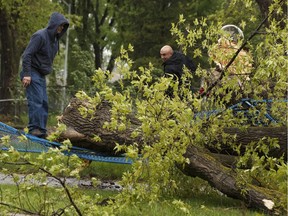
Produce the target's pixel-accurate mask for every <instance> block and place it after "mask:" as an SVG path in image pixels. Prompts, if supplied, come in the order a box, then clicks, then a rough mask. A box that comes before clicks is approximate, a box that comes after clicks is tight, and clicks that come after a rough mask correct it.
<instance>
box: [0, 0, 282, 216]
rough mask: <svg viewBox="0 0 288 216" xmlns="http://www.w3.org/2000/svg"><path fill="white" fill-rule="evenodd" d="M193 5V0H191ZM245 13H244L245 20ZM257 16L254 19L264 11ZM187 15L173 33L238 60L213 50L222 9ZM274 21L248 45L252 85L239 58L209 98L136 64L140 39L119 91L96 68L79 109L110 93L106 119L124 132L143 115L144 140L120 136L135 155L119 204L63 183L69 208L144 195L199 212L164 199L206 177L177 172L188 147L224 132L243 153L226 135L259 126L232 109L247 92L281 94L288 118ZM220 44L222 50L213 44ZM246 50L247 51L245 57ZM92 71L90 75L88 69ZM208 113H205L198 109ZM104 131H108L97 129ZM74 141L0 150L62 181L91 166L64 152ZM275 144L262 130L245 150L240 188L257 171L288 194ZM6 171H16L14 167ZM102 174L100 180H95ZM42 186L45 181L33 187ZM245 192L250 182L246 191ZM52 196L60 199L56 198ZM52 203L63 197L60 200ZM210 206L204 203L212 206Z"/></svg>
mask: <svg viewBox="0 0 288 216" xmlns="http://www.w3.org/2000/svg"><path fill="white" fill-rule="evenodd" d="M128 3H130V2H128V1H127V4H125V5H124V6H125V7H123V8H122V10H123V9H124V8H128V9H130V10H128V12H129V13H128V15H129V16H132V17H134V18H136V17H137V16H138V15H139V14H141V15H142V16H144V15H145V13H146V11H145V10H143V9H144V8H138V7H137V5H136V4H128ZM177 3H179V2H177ZM137 4H138V3H137ZM143 4H144V3H143ZM145 4H146V2H145ZM147 4H148V5H149V6H151V4H156V2H154V1H151V2H149V3H147ZM163 4H164V3H163ZM171 4H172V3H171ZM239 4H241V2H240V1H236V0H235V1H231V2H230V4H229V10H230V9H231V10H232V11H235V8H232V6H233V7H236V6H239ZM173 5H174V3H173ZM164 6H167V4H164ZM182 6H185V4H184V3H183V4H182ZM186 6H191V5H190V4H188V3H187V4H186ZM241 6H242V7H243V8H247V10H248V11H249V8H251V1H244V2H242V4H241ZM230 7H231V8H230ZM153 8H155V7H151V9H153ZM233 9H234V10H233ZM277 9H278V7H277ZM170 10H171V8H169V7H168V11H170ZM152 11H153V10H152ZM243 11H245V10H243ZM120 12H122V13H123V12H124V11H121V10H120ZM222 12H223V11H222ZM240 14H241V13H240ZM240 14H239V16H240ZM124 18H125V17H124ZM124 18H123V19H124ZM141 19H142V17H141ZM246 19H247V17H246V16H245V19H244V20H246ZM249 19H250V20H254V19H255V15H254V17H250V18H249ZM140 21H141V20H139V22H140ZM187 21H189V20H188V19H187V20H186V18H185V16H184V15H183V16H182V15H180V16H179V21H178V22H177V23H176V22H175V23H174V24H173V25H172V29H171V32H172V34H173V37H174V38H175V40H176V42H177V43H178V44H179V46H181V47H182V49H183V51H184V52H186V51H187V52H188V50H193V55H194V56H195V57H203V56H205V58H206V60H207V62H208V63H209V64H210V65H211V67H214V66H215V63H214V62H213V58H212V57H211V55H212V54H215V55H216V54H218V56H221V57H223V60H225V61H229V59H230V58H231V56H233V53H232V55H231V53H230V54H229V55H228V56H225V55H224V54H225V53H224V54H222V55H221V53H220V52H221V50H220V49H219V50H217V49H213V48H215V46H217V42H218V39H219V35H221V31H220V30H219V29H220V28H221V26H222V25H223V21H222V20H220V21H219V20H213V17H212V20H211V19H210V18H209V17H208V18H197V19H194V21H193V22H189V24H187ZM269 21H270V23H271V25H270V27H269V28H266V29H265V31H266V32H267V33H269V34H265V35H259V37H260V38H261V43H258V44H253V43H250V44H249V45H250V49H251V53H252V55H253V60H254V63H255V64H254V65H253V68H252V71H253V72H251V73H250V74H249V78H250V80H244V81H243V80H241V81H242V82H243V85H242V86H239V84H238V83H239V82H238V81H239V79H237V78H235V77H233V76H232V77H231V76H229V73H230V72H231V71H230V70H231V68H233V69H234V70H235V71H237V72H241V71H245V70H246V69H247V68H246V65H245V64H236V61H235V64H234V65H233V66H231V68H228V69H227V70H226V71H225V74H224V76H223V79H222V80H221V83H220V85H219V84H217V85H216V86H215V87H214V88H213V89H212V91H211V92H210V95H209V97H206V98H202V97H199V95H198V94H197V93H192V92H191V91H190V90H189V89H187V88H186V86H185V85H182V86H179V83H178V82H175V81H173V80H172V78H166V77H159V78H157V77H155V76H154V75H153V72H154V71H155V66H154V65H153V64H151V63H150V64H146V65H143V66H141V67H137V66H135V65H134V62H133V60H132V59H130V57H129V54H130V53H131V52H132V51H133V50H134V49H135V48H134V47H133V46H131V45H128V46H127V47H128V48H127V50H126V49H124V48H123V47H121V49H120V53H121V56H120V57H119V58H118V59H117V60H116V62H115V64H116V68H117V72H118V73H119V74H121V76H122V77H123V78H122V79H121V80H119V82H118V86H117V87H118V88H117V90H115V88H114V87H113V86H112V85H111V83H109V82H108V78H109V76H110V75H109V72H108V71H105V70H102V69H97V70H96V71H95V74H94V75H93V76H92V77H91V81H92V82H93V85H94V88H95V91H96V90H97V91H96V92H94V93H93V94H89V93H86V92H85V91H79V92H78V93H77V94H76V97H78V98H79V99H81V100H84V101H86V102H88V104H89V106H87V107H79V111H80V113H81V114H82V115H83V117H87V118H89V119H93V114H94V111H95V110H96V109H97V105H99V103H100V102H102V101H106V102H109V103H110V104H111V110H110V111H111V119H110V121H107V122H105V123H104V125H103V127H104V128H105V129H107V130H110V131H113V132H114V133H115V132H119V131H125V130H126V129H128V128H130V126H131V125H133V124H132V121H134V120H136V121H137V122H139V123H140V124H139V125H138V126H135V128H133V131H132V134H131V136H132V137H133V138H135V140H137V139H138V138H139V139H140V138H141V144H142V145H140V143H137V141H135V143H133V145H130V146H125V145H123V144H124V143H119V144H117V146H116V149H115V150H116V151H121V150H124V151H125V152H126V155H127V156H128V157H130V158H131V159H133V160H134V163H133V165H132V166H131V168H130V169H128V170H127V171H126V172H125V173H124V174H123V177H122V180H121V184H122V185H123V186H124V189H123V191H122V192H121V193H119V194H117V195H116V196H115V202H113V203H112V202H110V205H108V206H107V207H105V208H101V209H100V208H99V206H98V205H96V203H97V201H98V198H96V199H91V197H89V196H85V195H83V194H80V193H78V192H76V191H75V190H73V189H71V191H70V188H69V187H67V186H65V184H64V185H62V186H63V187H62V188H61V189H59V190H58V191H59V193H60V194H61V197H60V198H62V199H64V198H67V197H68V199H69V202H68V203H69V205H68V204H67V207H66V208H65V209H64V210H65V214H67V215H73V214H76V213H79V212H78V211H81V212H82V214H85V215H98V214H99V215H113V214H115V215H121V214H124V213H126V212H127V209H129V210H130V209H131V206H132V207H137V206H139V203H143V202H144V203H148V204H149V206H152V205H155V203H158V202H161V201H163V200H164V201H163V202H162V203H165V204H166V203H167V205H170V206H173V207H175V208H176V209H177V210H176V211H175V212H177V213H178V212H179V211H180V212H181V213H183V214H189V213H191V212H192V211H193V209H190V208H189V207H188V206H187V203H186V201H185V200H184V199H181V200H178V199H177V200H176V199H173V200H172V201H171V200H168V201H166V200H165V198H166V197H168V196H175V195H176V194H177V195H179V193H180V194H181V192H183V194H184V191H186V193H185V195H187V190H189V189H190V188H189V185H191V184H193V181H197V180H195V179H191V178H190V179H189V180H187V179H185V177H184V176H183V175H184V174H182V173H179V172H177V169H176V167H175V164H177V165H178V166H181V165H185V164H187V163H189V160H188V159H187V158H185V157H184V156H183V154H184V153H185V152H186V150H187V147H188V146H189V145H194V146H197V147H199V148H202V147H204V146H205V145H207V144H209V143H213V144H214V143H216V144H215V145H216V146H217V147H219V148H220V147H221V146H220V145H219V146H218V143H219V140H220V139H221V140H222V141H223V142H224V144H225V145H228V146H229V147H231V148H232V149H235V150H236V152H239V154H240V149H241V146H239V145H238V144H237V143H235V142H234V141H235V138H236V137H235V136H230V135H228V134H225V133H224V128H225V127H228V128H229V127H237V128H240V129H242V130H245V129H246V128H247V127H249V126H250V125H247V121H248V120H247V118H246V117H245V116H244V115H243V116H242V115H239V116H237V117H236V116H235V115H234V114H233V112H232V111H231V110H225V109H226V108H227V107H228V106H229V105H230V104H232V103H233V102H235V100H236V101H237V100H239V99H241V98H243V97H247V96H249V97H253V98H254V99H265V98H271V99H273V100H275V101H276V102H275V103H272V104H271V108H269V109H270V112H271V114H272V115H273V116H277V117H282V118H284V119H287V112H286V104H285V105H283V101H281V100H282V99H283V98H285V94H286V88H287V80H286V75H287V73H286V68H285V65H286V64H287V58H286V56H285V55H284V51H285V46H284V45H283V43H282V41H285V38H284V37H285V35H286V29H281V28H280V25H279V22H276V21H275V20H269ZM284 22H286V21H284ZM136 23H137V24H139V23H138V22H136ZM140 23H141V25H139V26H140V27H141V28H150V27H151V26H146V25H144V23H143V22H140ZM239 23H241V24H242V25H241V27H242V28H244V27H245V22H244V21H243V22H239ZM129 24H130V23H128V25H129ZM156 24H157V23H156ZM184 26H187V28H183V27H184ZM140 27H139V29H138V28H136V30H137V29H138V30H139V32H140V30H141V28H140ZM245 29H246V28H245ZM128 33H131V32H128ZM129 36H130V37H132V36H131V35H129ZM138 41H139V42H141V41H142V40H139V39H138ZM135 47H136V49H135V50H138V49H139V47H141V46H139V44H138V45H136V46H135ZM155 47H156V45H155ZM212 50H213V52H211V51H212ZM80 55H83V56H88V59H89V60H91V59H90V57H91V56H90V55H89V53H86V52H83V53H80ZM136 55H138V53H136ZM239 58H240V57H239V56H238V57H237V60H238V59H239ZM90 62H91V61H89V64H88V66H87V68H85V69H84V66H85V65H84V66H83V69H84V70H86V69H87V71H89V70H90ZM224 66H225V65H224ZM87 71H84V72H82V73H83V74H86V75H87ZM156 71H157V70H156ZM197 74H198V75H200V76H201V77H203V80H204V81H206V80H208V79H209V78H210V76H211V73H210V72H209V71H207V70H206V69H205V68H204V67H202V65H201V64H200V65H199V67H198V69H197ZM230 75H231V74H230ZM188 78H189V75H185V76H184V78H183V79H188ZM85 79H86V77H85ZM79 85H80V84H79ZM206 87H207V86H206ZM168 88H171V89H172V90H173V97H168V96H167V95H166V92H167V89H168ZM235 93H237V94H235ZM257 108H259V110H258V111H259V113H258V114H257V115H258V116H257V118H258V117H259V118H263V117H264V116H265V115H264V114H265V112H267V106H266V104H265V105H259V107H257ZM211 109H218V110H224V111H223V112H221V114H219V115H212V116H210V117H209V118H205V112H207V111H209V110H211ZM255 111H256V110H255V109H252V110H251V111H250V113H251V115H252V117H255ZM201 112H202V113H204V114H203V115H198V116H197V115H196V114H199V113H201ZM255 122H256V121H255ZM252 123H253V120H252ZM266 123H267V124H268V123H269V122H266ZM281 124H283V125H286V122H281ZM270 126H273V125H270ZM220 135H221V136H220ZM96 138H99V137H97V135H96ZM3 142H4V143H5V144H9V138H8V137H4V138H3ZM70 145H71V143H70V142H69V141H68V140H67V141H65V142H64V147H63V149H50V150H49V151H48V152H47V153H45V154H41V155H39V157H37V158H36V160H33V159H32V158H30V156H29V154H27V155H26V156H25V157H21V155H20V154H19V153H18V152H16V151H14V150H13V148H11V150H10V152H9V154H8V153H4V152H1V157H0V160H1V161H2V162H9V163H16V164H17V163H18V162H19V161H21V162H24V163H26V164H27V165H29V166H33V167H34V168H35V169H37V170H39V173H35V174H34V175H33V177H34V178H36V179H37V180H39V181H40V182H44V180H45V178H46V177H47V176H53V177H54V178H56V179H58V178H57V176H64V177H68V176H74V177H76V178H79V176H80V172H82V171H83V166H84V164H83V161H81V160H79V158H77V157H76V156H72V157H69V158H68V157H64V156H63V154H62V153H61V151H67V150H68V147H69V146H70ZM272 147H278V143H277V141H275V140H274V139H270V138H269V137H267V138H263V139H262V140H260V141H259V142H257V143H250V144H249V145H248V146H247V148H246V151H245V154H244V155H243V156H242V157H240V160H239V164H238V165H239V167H237V169H236V171H237V172H236V173H237V177H238V179H237V180H238V182H237V183H238V184H239V186H245V185H246V184H250V183H253V181H255V179H256V180H257V181H259V182H260V184H262V185H264V186H265V188H267V189H273V190H275V191H278V192H279V193H280V192H283V193H284V194H285V191H286V190H287V186H286V179H287V178H286V177H287V165H286V164H285V163H284V162H283V160H282V159H275V158H273V157H271V156H270V155H269V154H268V152H269V149H270V148H272ZM255 150H257V151H255ZM139 153H140V157H139ZM248 162H249V163H251V167H252V168H251V169H246V170H244V171H243V170H241V169H238V168H240V167H241V166H245V165H247V164H248ZM22 165H23V164H22ZM3 171H6V172H7V170H3ZM233 171H234V170H233ZM31 177H32V175H31ZM183 179H184V180H185V181H183ZM187 181H191V182H192V183H191V182H189V184H184V185H183V182H185V183H187ZM279 181H280V182H279ZM60 182H61V181H60ZM95 182H97V181H96V180H95ZM62 183H63V182H62ZM21 187H22V186H21ZM33 187H37V186H36V185H33ZM30 188H31V186H27V185H26V184H24V185H23V189H22V188H21V191H24V192H26V191H28V189H30ZM70 192H71V193H70ZM245 192H246V191H245V190H243V193H245ZM191 193H192V194H190V195H191V196H193V195H194V193H196V191H195V190H192V191H191ZM97 197H98V196H97ZM99 199H100V198H99ZM71 200H72V201H71ZM49 201H51V200H50V199H49ZM52 201H54V202H56V200H55V198H54V199H52ZM47 202H48V201H47ZM285 202H286V200H284V199H283V200H279V202H278V203H277V205H278V206H283V207H284V206H286V203H285ZM45 204H46V203H45ZM50 204H51V203H50V202H48V204H47V205H49V206H50ZM203 208H205V205H204V207H203ZM284 208H285V207H284ZM132 209H133V208H132ZM49 213H50V212H49ZM137 213H138V212H137Z"/></svg>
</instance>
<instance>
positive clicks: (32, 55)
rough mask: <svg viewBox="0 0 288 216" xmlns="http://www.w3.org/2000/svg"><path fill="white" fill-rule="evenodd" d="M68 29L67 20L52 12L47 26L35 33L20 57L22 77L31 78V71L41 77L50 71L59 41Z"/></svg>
mask: <svg viewBox="0 0 288 216" xmlns="http://www.w3.org/2000/svg"><path fill="white" fill-rule="evenodd" d="M62 24H64V29H63V30H62V32H61V33H60V34H57V28H58V26H60V25H62ZM68 27H69V22H68V20H67V19H66V18H65V17H64V16H63V15H62V14H60V13H57V12H54V13H53V14H52V15H51V17H50V20H49V23H48V26H47V27H46V28H44V29H41V30H38V31H37V32H35V33H34V34H33V35H32V37H31V39H30V42H29V44H28V46H27V47H26V49H25V51H24V53H23V56H22V67H23V71H22V73H23V76H31V70H34V71H35V70H36V71H38V72H39V73H40V74H42V75H47V74H49V73H50V72H51V71H52V69H53V68H52V64H53V60H54V58H55V55H56V53H57V51H58V49H59V39H60V38H61V36H62V35H63V34H64V33H65V32H66V31H67V29H68Z"/></svg>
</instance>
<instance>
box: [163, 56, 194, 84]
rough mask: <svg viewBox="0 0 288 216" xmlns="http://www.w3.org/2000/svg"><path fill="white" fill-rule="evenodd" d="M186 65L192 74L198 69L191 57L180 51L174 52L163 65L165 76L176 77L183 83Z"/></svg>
mask: <svg viewBox="0 0 288 216" xmlns="http://www.w3.org/2000/svg"><path fill="white" fill-rule="evenodd" d="M184 65H185V66H186V67H187V68H188V69H189V70H190V72H191V73H194V72H195V71H196V67H195V65H194V64H193V62H192V60H191V59H190V58H189V57H187V56H186V55H184V54H182V53H180V52H178V51H174V52H173V55H172V56H171V57H170V58H169V59H168V60H166V61H165V62H164V63H163V66H164V73H165V75H167V74H171V75H174V76H176V77H177V78H178V79H179V81H181V76H182V74H183V66H184ZM176 77H175V78H176Z"/></svg>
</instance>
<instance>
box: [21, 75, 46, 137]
mask: <svg viewBox="0 0 288 216" xmlns="http://www.w3.org/2000/svg"><path fill="white" fill-rule="evenodd" d="M20 77H21V80H22V78H23V74H22V72H21V75H20ZM26 97H27V101H28V112H29V124H28V129H29V132H32V131H33V130H35V129H39V130H40V131H41V132H42V133H45V134H46V124H47V118H48V97H47V91H46V79H45V76H44V75H41V74H40V73H38V72H37V71H32V72H31V83H30V85H29V86H28V87H27V88H26Z"/></svg>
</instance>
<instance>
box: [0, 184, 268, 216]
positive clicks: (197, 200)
mask: <svg viewBox="0 0 288 216" xmlns="http://www.w3.org/2000/svg"><path fill="white" fill-rule="evenodd" d="M0 191H1V196H2V198H3V197H4V198H5V199H4V200H5V203H12V204H13V205H17V204H18V205H19V203H21V205H22V207H23V208H26V209H30V210H31V211H34V212H35V211H37V210H38V211H39V209H42V210H43V211H47V212H49V211H50V213H51V211H52V210H51V209H49V208H51V207H49V208H48V205H47V206H46V207H44V206H43V201H44V200H46V203H48V202H52V203H53V209H59V208H61V207H63V206H66V205H68V204H69V203H68V199H63V197H64V196H63V194H62V195H58V196H59V197H57V196H55V195H56V194H57V189H55V188H49V189H48V190H47V189H46V190H45V191H44V190H42V191H39V190H30V191H29V192H28V193H27V199H21V198H17V197H18V189H17V188H16V186H11V185H1V186H0ZM8 193H9V196H6V195H7V194H8ZM78 193H82V194H85V195H89V196H90V200H91V201H92V203H93V202H94V204H95V205H97V203H98V202H99V200H97V199H98V196H99V195H100V196H101V197H102V198H101V199H105V198H113V197H114V196H115V195H116V194H117V193H118V192H113V191H105V190H95V189H92V190H87V189H78ZM58 194H59V193H58ZM74 195H75V194H74ZM177 198H179V197H174V198H171V197H170V198H169V197H168V198H166V199H165V200H162V201H159V202H156V203H153V204H149V203H147V202H142V203H137V204H134V205H132V204H131V205H130V207H129V208H126V209H125V210H124V211H123V212H121V213H120V214H117V215H119V216H122V215H123V216H138V215H143V216H146V215H147V216H175V215H177V216H181V215H192V216H193V215H195V216H243V215H245V216H260V215H264V214H261V213H259V212H254V211H251V210H248V209H246V208H245V207H244V206H243V204H242V203H241V202H240V201H237V200H233V199H230V198H227V197H226V196H220V195H219V194H217V193H216V192H214V193H210V194H204V193H198V194H193V195H191V197H189V198H188V197H187V198H186V199H185V200H182V201H184V202H185V203H186V205H185V207H186V208H187V209H188V210H189V212H184V210H183V209H181V208H179V207H177V206H176V205H175V204H173V201H174V200H175V199H177ZM21 205H19V206H21ZM45 208H46V209H45ZM99 208H103V207H101V206H100V205H99ZM9 211H10V212H15V210H14V209H9ZM48 215H50V214H48Z"/></svg>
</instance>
